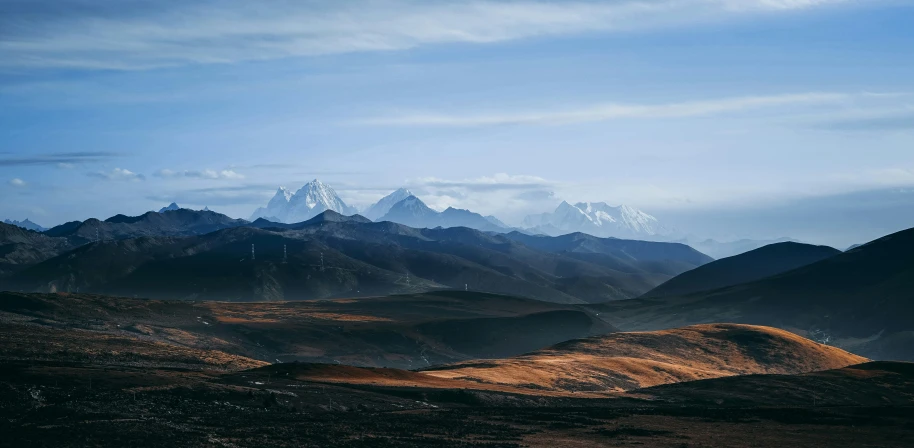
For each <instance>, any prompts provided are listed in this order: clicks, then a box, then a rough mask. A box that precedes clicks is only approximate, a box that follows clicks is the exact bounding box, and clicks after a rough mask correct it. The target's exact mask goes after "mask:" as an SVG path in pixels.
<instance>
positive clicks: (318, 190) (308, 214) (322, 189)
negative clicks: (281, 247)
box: [251, 179, 356, 223]
mask: <svg viewBox="0 0 914 448" xmlns="http://www.w3.org/2000/svg"><path fill="white" fill-rule="evenodd" d="M326 210H333V211H335V212H337V213H339V214H342V215H353V214H355V213H356V210H355V209H354V208H352V207H350V206H348V205H346V203H345V202H343V200H342V199H340V197H339V195H337V194H336V191H334V190H333V188H332V187H330V186H329V185H327V184H325V183H323V182H321V181H320V180H318V179H314V180H312V181H311V182H308V183H306V184H305V185H304V186H302V187H301V188H299V189H298V191H296V192H295V193H292V191H291V190H289V189H287V188H286V187H279V189H277V190H276V194H274V195H273V198H272V199H270V202H269V203H267V206H266V207H260V208H258V209H257V210H255V211H254V214H253V215H251V220H255V219H257V218H270V219H278V220H280V221H282V222H286V223H296V222H302V221H307V220H309V219H311V218H313V217H315V216H317V215H318V214H320V213H322V212H324V211H326Z"/></svg>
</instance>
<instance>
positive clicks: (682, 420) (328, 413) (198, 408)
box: [0, 362, 914, 447]
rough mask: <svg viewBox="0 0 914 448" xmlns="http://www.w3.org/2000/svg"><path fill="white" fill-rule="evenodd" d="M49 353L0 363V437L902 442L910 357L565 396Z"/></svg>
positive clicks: (404, 442)
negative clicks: (116, 363)
mask: <svg viewBox="0 0 914 448" xmlns="http://www.w3.org/2000/svg"><path fill="white" fill-rule="evenodd" d="M301 368H306V369H307V368H310V366H308V365H303V364H302V365H296V364H286V365H276V366H270V367H266V368H259V369H254V370H247V371H241V372H235V373H222V374H216V373H213V372H205V371H194V370H188V369H148V368H133V367H102V366H88V365H80V364H74V363H57V362H4V363H3V364H2V365H0V433H2V434H3V438H2V439H0V445H2V446H55V447H56V446H137V447H139V446H207V447H208V446H213V447H218V446H221V447H232V446H290V447H291V446H314V447H332V446H454V447H460V446H488V447H516V446H532V447H537V446H542V447H548V446H575V447H598V446H648V447H654V446H656V447H712V446H713V447H718V446H732V447H743V446H772V447H773V446H821V447H858V446H868V447H901V446H911V443H912V442H914V365H912V364H908V363H890V362H878V363H868V364H863V365H858V366H852V367H848V368H844V369H838V370H833V371H827V372H820V373H812V374H804V375H753V376H744V377H730V378H720V379H713V380H705V381H697V382H688V383H679V384H674V385H666V386H660V387H655V388H647V389H640V390H637V391H633V392H630V393H627V394H620V395H619V396H618V397H614V398H604V399H575V398H548V397H537V396H530V395H513V394H506V393H497V392H487V391H468V390H441V389H424V388H388V387H377V386H374V387H373V386H346V385H340V384H327V383H320V382H309V381H300V380H296V379H294V376H295V371H296V370H297V369H301Z"/></svg>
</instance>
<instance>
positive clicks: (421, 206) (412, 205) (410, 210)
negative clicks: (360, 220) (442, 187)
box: [377, 195, 510, 232]
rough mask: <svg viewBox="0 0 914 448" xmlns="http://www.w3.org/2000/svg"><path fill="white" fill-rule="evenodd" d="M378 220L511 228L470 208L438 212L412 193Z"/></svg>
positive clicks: (425, 225) (495, 229) (496, 229)
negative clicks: (500, 224)
mask: <svg viewBox="0 0 914 448" xmlns="http://www.w3.org/2000/svg"><path fill="white" fill-rule="evenodd" d="M377 220H378V221H391V222H396V223H399V224H403V225H407V226H410V227H415V228H426V229H434V228H436V227H444V228H451V227H468V228H471V229H476V230H482V231H493V232H507V231H509V230H510V229H508V228H506V227H502V226H499V225H498V224H496V223H495V222H493V221H492V220H491V219H489V218H486V217H484V216H482V215H480V214H478V213H473V212H471V211H469V210H462V209H457V208H453V207H448V208H447V209H446V210H445V211H443V212H438V211H435V210H433V209H431V208H430V207H428V206H427V205H425V203H424V202H422V200H421V199H419V198H417V197H416V196H413V195H410V196H408V197H406V198H405V199H403V200H402V201H400V202H397V203H396V204H394V205H393V206H391V207H390V210H388V212H387V213H386V214H385V215H384V216H382V217H380V218H378V219H377Z"/></svg>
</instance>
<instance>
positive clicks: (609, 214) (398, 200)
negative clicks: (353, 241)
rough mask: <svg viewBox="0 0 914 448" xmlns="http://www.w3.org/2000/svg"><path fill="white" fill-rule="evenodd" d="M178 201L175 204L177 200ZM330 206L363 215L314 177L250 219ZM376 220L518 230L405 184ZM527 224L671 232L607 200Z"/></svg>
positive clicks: (599, 231) (538, 228) (647, 235)
mask: <svg viewBox="0 0 914 448" xmlns="http://www.w3.org/2000/svg"><path fill="white" fill-rule="evenodd" d="M172 205H174V204H172ZM325 210H332V211H335V212H337V213H339V214H341V215H346V216H349V215H354V214H356V213H358V210H356V209H355V208H354V207H351V206H349V205H347V204H346V203H345V202H344V201H343V200H342V199H341V198H340V197H339V195H337V193H336V191H334V190H333V188H332V187H330V186H329V185H327V184H324V183H323V182H321V181H319V180H317V179H315V180H313V181H311V182H308V183H307V184H305V185H304V186H303V187H301V188H300V189H299V190H298V191H296V192H295V193H292V191H291V190H289V189H287V188H285V187H279V189H278V190H276V194H274V195H273V198H272V199H270V201H269V202H268V203H267V205H266V206H265V207H260V208H258V209H257V210H256V211H254V213H253V214H252V215H251V218H250V219H251V221H254V220H256V219H258V218H263V219H266V220H269V221H273V222H277V223H286V224H294V223H298V222H303V221H307V220H308V219H311V218H313V217H314V216H317V215H318V214H320V213H321V212H323V211H325ZM362 215H363V216H365V217H366V218H368V219H371V220H373V221H392V222H396V223H400V224H405V225H408V226H410V227H416V228H435V227H470V228H473V229H477V230H484V231H495V232H506V231H511V230H517V229H515V228H512V227H510V226H508V225H506V224H505V223H503V222H501V221H500V220H499V219H498V218H496V217H494V216H482V215H480V214H478V213H474V212H472V211H469V210H461V209H457V208H453V207H450V208H448V209H447V210H444V211H443V212H438V211H437V210H434V209H432V208H430V207H428V206H427V205H426V204H425V203H424V202H422V200H421V199H419V198H418V197H416V196H415V195H413V193H412V192H411V191H409V190H408V189H406V188H400V189H397V190H396V191H394V192H392V193H390V194H389V195H387V196H385V197H383V198H381V200H379V201H378V202H376V203H374V204H372V205H371V206H369V207H368V208H366V209H365V211H364V212H363V213H362ZM523 227H524V228H525V229H527V230H528V231H529V232H530V233H542V234H546V235H562V234H567V233H572V232H582V233H587V234H590V235H594V236H599V237H617V238H631V239H662V238H664V237H667V236H669V234H670V233H671V232H669V231H668V230H667V229H666V228H664V227H663V226H662V225H661V224H660V223H659V222H658V220H657V218H655V217H653V216H651V215H649V214H647V213H644V212H642V211H640V210H637V209H634V208H632V207H629V206H626V205H621V206H618V207H613V206H610V205H607V204H606V203H604V202H579V203H577V204H574V205H571V204H569V203H568V202H562V203H561V204H560V205H559V206H558V208H556V209H555V211H553V212H551V213H542V214H538V215H530V216H528V217H527V218H526V219H525V220H524V225H523Z"/></svg>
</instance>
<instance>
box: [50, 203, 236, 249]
mask: <svg viewBox="0 0 914 448" xmlns="http://www.w3.org/2000/svg"><path fill="white" fill-rule="evenodd" d="M247 224H248V222H247V221H245V220H243V219H232V218H229V217H228V216H225V215H223V214H220V213H216V212H212V211H197V210H188V209H178V210H168V211H164V212H147V213H144V214H142V215H140V216H124V215H116V216H112V217H110V218H108V219H106V220H104V221H99V220H97V219H94V218H93V219H88V220H86V221H83V222H78V221H74V222H68V223H66V224H61V225H59V226H57V227H54V228H52V229H50V230H48V231H47V232H45V234H46V235H48V236H54V237H64V238H67V239H68V240H70V242H71V244H73V245H80V244H86V243H89V242H94V241H96V240H97V239H99V240H120V239H126V238H138V237H141V236H191V235H202V234H205V233H210V232H214V231H216V230H221V229H227V228H232V227H240V226H244V225H247Z"/></svg>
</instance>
